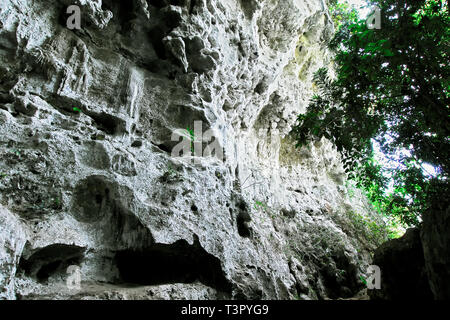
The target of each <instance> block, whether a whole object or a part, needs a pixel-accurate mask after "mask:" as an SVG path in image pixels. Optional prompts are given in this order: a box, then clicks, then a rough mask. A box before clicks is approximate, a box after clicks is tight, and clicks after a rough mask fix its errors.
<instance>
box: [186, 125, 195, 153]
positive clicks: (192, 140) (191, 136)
mask: <svg viewBox="0 0 450 320" xmlns="http://www.w3.org/2000/svg"><path fill="white" fill-rule="evenodd" d="M186 130H187V131H188V132H189V138H190V140H191V151H192V152H194V141H195V134H194V130H192V129H190V128H189V127H187V128H186Z"/></svg>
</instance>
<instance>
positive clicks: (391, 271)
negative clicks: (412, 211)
mask: <svg viewBox="0 0 450 320" xmlns="http://www.w3.org/2000/svg"><path fill="white" fill-rule="evenodd" d="M373 264H374V265H377V266H379V267H380V270H381V288H380V289H373V290H368V293H369V296H370V297H371V299H383V300H414V299H416V300H430V299H433V294H432V292H431V290H430V286H429V284H428V277H427V274H426V271H425V261H424V255H423V249H422V242H421V239H420V231H419V229H417V228H410V229H408V230H407V231H406V233H405V235H404V236H403V237H401V238H399V239H394V240H391V241H388V242H386V243H384V244H383V245H381V246H380V247H379V248H378V249H377V250H376V251H375V255H374V259H373Z"/></svg>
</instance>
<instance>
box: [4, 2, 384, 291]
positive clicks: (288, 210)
mask: <svg viewBox="0 0 450 320" xmlns="http://www.w3.org/2000/svg"><path fill="white" fill-rule="evenodd" d="M69 2H70V3H69ZM69 4H76V5H78V6H79V7H80V8H81V13H82V24H81V29H80V30H76V29H74V30H69V29H68V28H67V27H66V19H67V18H68V15H67V14H66V9H67V6H68V5H69ZM0 26H1V27H0V61H1V63H0V124H1V125H0V153H1V157H0V171H1V173H2V175H1V179H0V202H1V204H2V206H3V208H4V209H2V211H1V216H0V219H2V220H1V221H2V223H1V224H0V240H1V241H2V243H5V245H4V246H3V245H2V246H1V248H0V264H1V272H0V290H3V291H1V292H0V297H6V298H10V299H13V298H22V299H34V298H39V297H41V298H50V299H51V298H54V299H69V298H73V299H97V298H98V299H114V298H129V299H133V298H136V299H138V298H139V299H161V298H162V299H169V298H177V299H183V298H186V299H191V298H194V299H215V298H220V297H224V298H245V299H258V298H263V299H293V298H300V299H327V298H332V299H334V298H339V297H344V298H345V297H350V296H352V295H355V294H356V293H357V292H358V291H359V290H360V289H362V288H363V284H362V282H361V281H360V276H361V275H362V274H364V273H365V271H366V268H367V265H368V264H369V261H370V252H371V251H372V250H373V249H374V248H375V247H376V246H377V244H379V243H380V241H381V240H382V239H376V238H371V237H369V235H370V232H368V230H366V229H365V227H364V225H357V224H355V223H354V221H353V220H354V219H356V218H358V219H360V218H361V217H371V219H375V217H373V216H372V214H371V212H370V209H369V205H368V204H367V201H366V200H364V198H363V197H362V196H361V195H359V194H358V193H356V194H355V195H354V196H352V197H349V196H348V194H347V189H346V187H345V180H346V177H345V173H344V170H343V167H342V164H341V161H340V158H339V156H338V153H337V152H336V150H335V149H334V148H333V147H332V145H331V144H330V143H329V142H328V141H326V140H322V141H316V142H312V143H311V144H310V145H309V146H307V147H304V148H302V149H296V148H295V141H293V140H292V138H291V136H290V134H289V133H290V131H291V128H292V126H293V124H294V123H295V121H296V117H297V115H298V114H300V113H302V112H304V111H305V108H306V106H307V104H308V101H309V99H310V97H311V95H312V93H313V92H314V90H315V89H314V84H313V83H312V75H313V73H314V72H315V71H316V70H317V69H318V68H319V67H321V66H326V65H329V64H330V55H329V53H328V52H327V50H326V42H327V41H328V40H329V38H330V36H331V35H332V31H333V25H332V22H331V21H330V18H329V16H328V13H327V7H326V3H325V2H324V1H318V0H251V1H250V0H249V1H247V0H245V1H244V0H225V1H224V0H220V1H219V0H171V1H169V0H147V1H144V0H130V1H118V0H103V1H101V0H97V1H90V0H79V1H56V0H45V1H44V0H33V1H32V0H4V1H1V3H0ZM196 121H201V125H202V129H201V132H209V134H208V135H209V136H208V137H206V134H205V136H204V137H203V141H201V140H200V142H198V141H196V142H195V143H194V144H195V148H198V146H200V148H202V150H203V151H204V152H203V153H201V154H200V155H199V154H198V153H196V156H195V157H189V156H187V157H176V156H173V152H172V151H173V149H174V147H176V145H177V143H178V142H179V140H176V141H173V140H172V133H173V131H174V130H176V129H183V130H184V129H186V128H194V125H195V122H196ZM196 136H197V138H198V135H196ZM211 141H214V142H215V144H214V146H215V150H212V149H211V150H209V149H207V148H208V146H209V145H208V143H209V142H211ZM193 147H194V146H193ZM189 149H190V148H189V147H188V151H189ZM204 149H206V150H204ZM206 151H211V152H206ZM222 155H223V158H222ZM358 221H359V220H358ZM378 222H379V223H380V221H378ZM25 230H26V231H25ZM70 265H75V266H78V267H79V268H80V269H79V271H80V275H81V289H80V290H75V291H73V290H69V289H67V288H66V286H65V284H66V279H67V276H68V275H67V272H66V271H67V267H68V266H70ZM146 270H150V271H149V274H146ZM130 286H131V288H130ZM62 288H66V289H67V290H66V289H62Z"/></svg>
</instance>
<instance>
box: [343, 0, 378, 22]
mask: <svg viewBox="0 0 450 320" xmlns="http://www.w3.org/2000/svg"><path fill="white" fill-rule="evenodd" d="M339 2H347V3H348V4H350V5H351V6H353V7H355V9H357V10H358V11H359V14H360V15H361V17H362V18H364V17H366V16H367V15H368V14H369V13H370V11H371V8H369V7H367V2H366V1H364V0H339Z"/></svg>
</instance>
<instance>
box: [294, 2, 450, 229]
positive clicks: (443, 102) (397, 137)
mask: <svg viewBox="0 0 450 320" xmlns="http://www.w3.org/2000/svg"><path fill="white" fill-rule="evenodd" d="M372 2H373V4H376V5H377V6H378V7H380V8H381V12H382V13H381V17H382V22H381V29H368V28H367V26H366V22H365V21H364V20H358V19H356V18H355V17H354V15H353V13H351V12H348V13H347V14H344V13H343V14H339V15H338V16H337V17H339V16H341V17H346V20H345V22H341V23H338V24H337V25H338V31H337V32H336V34H335V36H334V38H333V39H332V41H331V42H330V48H331V49H332V50H334V52H335V62H336V71H337V77H336V78H335V79H330V78H329V77H328V71H327V70H326V69H320V70H319V71H318V72H317V73H316V76H315V78H314V81H315V83H316V85H317V87H318V93H317V94H316V95H315V96H314V97H313V98H312V100H311V103H310V105H309V106H308V109H307V112H306V113H305V114H302V115H300V116H299V118H298V124H297V126H296V127H295V128H294V131H293V133H294V135H295V137H296V139H297V141H298V146H299V147H300V146H303V145H305V144H306V143H307V142H308V141H310V140H311V139H319V138H321V137H326V138H328V139H330V140H331V141H333V142H334V143H335V145H336V147H337V149H338V150H339V151H340V152H341V154H342V155H343V159H344V166H345V169H346V171H347V172H348V173H349V177H350V178H351V179H353V180H354V181H356V183H357V187H359V188H362V189H364V190H365V191H366V193H367V195H368V197H369V199H370V200H371V201H372V203H373V204H374V206H375V207H376V208H377V209H378V210H379V211H380V212H381V213H383V214H390V215H393V216H396V217H399V218H400V220H401V222H402V223H404V224H406V225H417V224H418V223H419V222H420V216H421V214H423V213H424V212H426V211H427V210H428V209H429V208H430V204H431V203H432V202H433V201H438V199H439V198H440V197H447V196H448V193H447V192H448V189H449V188H448V172H449V161H448V159H449V156H450V132H449V131H450V115H449V97H450V92H449V90H450V67H449V52H450V48H449V39H450V16H449V12H448V6H447V4H446V2H444V1H437V0H427V1H425V0H422V1H414V2H410V1H406V0H377V1H372ZM336 10H338V11H339V10H346V9H345V8H344V7H342V6H341V7H338V9H336ZM342 21H344V20H342ZM374 142H376V143H377V144H378V145H379V146H380V148H381V151H382V152H383V154H384V155H385V156H386V157H387V158H388V159H390V160H391V163H396V165H395V166H392V165H387V164H385V163H383V164H379V163H377V162H376V161H375V152H374ZM425 163H428V164H430V165H431V166H433V167H434V168H436V169H437V172H438V174H437V175H434V176H432V175H429V174H427V173H426V172H425V170H424V164H425Z"/></svg>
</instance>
